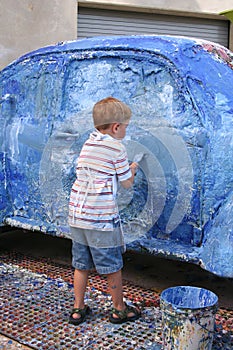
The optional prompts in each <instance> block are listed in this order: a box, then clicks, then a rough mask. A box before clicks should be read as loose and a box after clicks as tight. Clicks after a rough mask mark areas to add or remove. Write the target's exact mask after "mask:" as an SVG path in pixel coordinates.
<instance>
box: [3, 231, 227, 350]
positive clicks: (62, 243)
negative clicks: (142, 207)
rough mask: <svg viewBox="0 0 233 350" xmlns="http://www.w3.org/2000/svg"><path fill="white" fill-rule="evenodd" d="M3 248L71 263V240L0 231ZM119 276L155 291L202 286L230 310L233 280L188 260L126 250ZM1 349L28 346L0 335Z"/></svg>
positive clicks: (38, 234)
mask: <svg viewBox="0 0 233 350" xmlns="http://www.w3.org/2000/svg"><path fill="white" fill-rule="evenodd" d="M4 250H6V251H13V252H18V253H21V254H25V255H30V256H33V257H34V258H37V257H38V258H41V257H43V258H48V259H49V260H51V261H53V262H55V263H59V264H64V265H66V266H67V265H71V241H70V240H68V239H64V238H58V237H52V236H49V235H46V234H42V233H38V232H31V231H26V230H21V229H14V230H12V229H10V230H9V231H6V232H1V233H0V251H4ZM123 279H124V280H126V281H129V282H132V283H134V284H135V285H138V286H141V287H143V288H146V289H151V290H153V291H156V292H158V293H160V292H161V291H162V290H164V289H166V288H168V287H172V286H178V285H190V286H196V287H202V288H206V289H209V290H211V291H213V292H214V293H215V294H217V296H218V298H219V306H220V307H222V308H226V309H229V310H233V293H232V290H233V279H228V278H222V277H218V276H215V275H213V274H211V273H209V272H208V271H205V270H203V269H201V268H200V267H199V266H196V265H193V264H190V263H186V262H180V261H175V260H168V259H165V258H158V257H156V256H151V255H145V254H139V253H134V252H126V253H125V254H124V268H123ZM1 349H6V350H11V349H30V347H27V346H24V345H21V344H19V343H17V342H15V341H14V340H12V339H9V338H7V337H4V336H0V350H1Z"/></svg>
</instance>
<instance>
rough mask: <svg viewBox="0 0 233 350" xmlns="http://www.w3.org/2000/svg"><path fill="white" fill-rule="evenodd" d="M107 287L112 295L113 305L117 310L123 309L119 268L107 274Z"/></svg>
mask: <svg viewBox="0 0 233 350" xmlns="http://www.w3.org/2000/svg"><path fill="white" fill-rule="evenodd" d="M107 280H108V288H109V292H110V294H111V297H112V303H113V307H114V308H116V309H118V310H124V309H125V304H124V301H123V288H122V275H121V270H119V271H117V272H113V273H110V274H108V275H107Z"/></svg>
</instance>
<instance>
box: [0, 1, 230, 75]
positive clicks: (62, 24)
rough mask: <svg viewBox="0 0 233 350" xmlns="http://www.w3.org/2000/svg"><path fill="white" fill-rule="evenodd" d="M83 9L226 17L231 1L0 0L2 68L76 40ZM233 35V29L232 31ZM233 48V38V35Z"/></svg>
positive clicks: (0, 64)
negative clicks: (28, 54) (32, 53)
mask: <svg viewBox="0 0 233 350" xmlns="http://www.w3.org/2000/svg"><path fill="white" fill-rule="evenodd" d="M77 3H78V4H79V5H80V6H89V7H97V8H98V7H99V8H111V9H114V8H116V9H121V10H123V9H125V10H134V11H144V12H150V13H153V12H154V13H171V14H180V15H190V16H197V17H211V18H219V19H221V18H223V19H225V17H224V16H219V15H218V14H219V12H221V11H224V10H229V9H231V8H232V7H233V4H232V0H221V1H219V0H205V1H203V0H115V1H109V0H101V1H98V0H81V1H78V0H49V1H48V0H0V69H2V68H4V67H5V66H6V65H7V64H9V63H10V62H12V61H13V60H15V59H16V58H18V57H19V56H21V55H23V54H24V53H26V52H29V51H32V50H35V49H37V48H39V47H42V46H46V45H51V44H56V43H57V42H59V41H66V40H73V39H76V37H77ZM231 33H232V29H231ZM230 40H231V43H230V47H231V48H233V36H232V34H231V35H230Z"/></svg>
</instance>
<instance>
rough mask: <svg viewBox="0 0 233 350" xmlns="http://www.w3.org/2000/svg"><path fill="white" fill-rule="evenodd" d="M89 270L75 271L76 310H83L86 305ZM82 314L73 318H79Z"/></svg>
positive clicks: (74, 315)
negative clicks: (85, 297)
mask: <svg viewBox="0 0 233 350" xmlns="http://www.w3.org/2000/svg"><path fill="white" fill-rule="evenodd" d="M88 275H89V270H78V269H75V271H74V296H75V302H74V308H77V309H83V308H84V306H85V304H84V296H85V291H86V287H87V281H88ZM79 317H80V314H77V313H74V314H73V318H79Z"/></svg>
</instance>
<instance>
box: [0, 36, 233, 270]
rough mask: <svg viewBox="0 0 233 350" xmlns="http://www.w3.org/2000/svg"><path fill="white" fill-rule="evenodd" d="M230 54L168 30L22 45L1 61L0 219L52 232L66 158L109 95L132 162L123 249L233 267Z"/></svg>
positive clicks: (64, 229)
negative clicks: (128, 113) (119, 104)
mask: <svg viewBox="0 0 233 350" xmlns="http://www.w3.org/2000/svg"><path fill="white" fill-rule="evenodd" d="M232 91H233V54H232V52H231V51H229V50H228V49H226V48H224V47H222V46H219V45H217V44H214V43H211V42H207V41H202V40H197V39H192V38H183V37H174V36H131V37H125V36H122V37H97V38H90V39H82V40H77V41H72V42H64V43H59V44H57V45H55V46H50V47H45V48H41V49H39V50H37V51H34V52H31V53H29V54H26V55H24V56H23V57H21V58H19V59H18V60H16V61H14V62H13V63H12V64H10V65H9V66H7V67H6V68H4V69H3V70H2V71H1V72H0V104H1V105H0V108H1V109H0V139H1V143H0V147H1V149H0V157H1V163H0V177H1V185H0V186H1V197H0V207H1V214H0V222H1V225H2V226H4V225H10V226H13V227H20V228H25V229H29V230H38V231H41V232H44V233H48V234H52V235H55V236H60V237H67V238H69V237H70V233H69V227H68V225H67V209H68V200H69V192H70V188H71V185H72V182H73V181H74V178H75V162H76V159H77V157H78V155H79V152H80V149H81V147H82V144H83V142H84V141H85V140H86V139H87V137H88V135H89V133H90V132H91V131H92V129H93V124H92V116H91V113H92V107H93V105H94V103H95V102H97V101H98V100H100V99H102V98H105V97H107V96H114V97H116V98H119V99H121V100H123V101H124V102H125V103H127V104H128V105H129V106H130V108H131V109H132V112H133V117H132V121H131V123H130V126H129V127H128V134H127V137H126V138H125V140H124V143H125V146H126V148H127V151H128V155H129V159H130V160H132V161H133V160H135V159H136V160H137V161H138V162H139V165H140V171H139V172H138V173H137V176H136V180H135V184H134V187H133V188H132V189H131V190H130V191H128V192H125V190H123V189H120V191H119V194H118V203H119V209H120V212H121V218H122V225H123V229H124V232H125V241H126V244H127V248H128V250H132V251H139V252H145V253H147V254H155V255H158V256H162V257H167V258H171V259H179V260H183V261H189V262H191V263H195V264H199V265H200V266H201V267H202V268H204V269H206V270H208V271H211V272H212V273H214V274H217V275H219V276H224V277H233V233H232V226H233V225H232V224H233V219H232V218H233V209H232V208H233V206H232V199H233V191H232V180H233V166H232V156H233V137H232V129H233V117H232V115H233V94H232Z"/></svg>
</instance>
